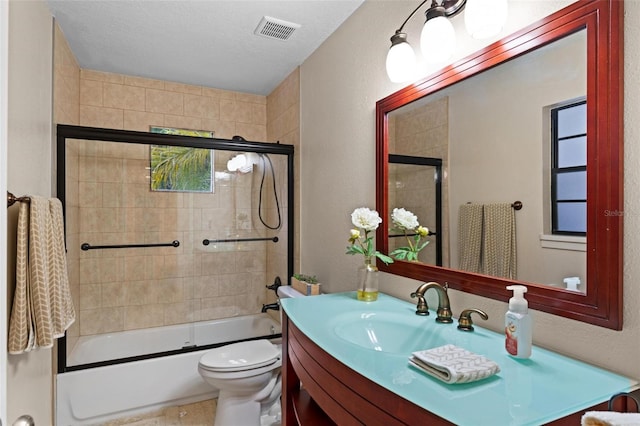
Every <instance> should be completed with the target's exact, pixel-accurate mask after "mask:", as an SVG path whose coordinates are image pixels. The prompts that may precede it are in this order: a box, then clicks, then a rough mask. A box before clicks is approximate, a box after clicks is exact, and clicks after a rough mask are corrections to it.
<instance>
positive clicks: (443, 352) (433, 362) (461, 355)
mask: <svg viewBox="0 0 640 426" xmlns="http://www.w3.org/2000/svg"><path fill="white" fill-rule="evenodd" d="M411 355H412V356H411V357H410V358H409V362H410V363H411V365H413V366H415V367H417V368H419V369H420V370H422V371H424V372H425V373H427V374H429V375H431V376H433V377H435V378H437V379H440V380H442V381H443V382H445V383H450V384H452V383H469V382H475V381H476V380H481V379H485V378H487V377H490V376H493V375H494V374H496V373H498V372H499V371H500V367H499V366H498V364H496V363H495V362H493V361H491V360H490V359H488V358H486V357H484V356H482V355H478V354H474V353H473V352H469V351H468V350H466V349H463V348H460V347H458V346H455V345H444V346H440V347H437V348H433V349H427V350H424V351H418V352H413V353H412V354H411Z"/></svg>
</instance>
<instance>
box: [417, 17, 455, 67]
mask: <svg viewBox="0 0 640 426" xmlns="http://www.w3.org/2000/svg"><path fill="white" fill-rule="evenodd" d="M420 49H421V50H422V56H424V59H425V61H427V62H430V63H441V62H445V61H446V60H447V59H449V58H450V57H451V55H453V52H454V51H455V49H456V32H455V30H454V29H453V25H452V24H451V22H449V20H448V19H447V18H445V17H444V16H437V17H435V18H431V19H429V20H427V22H425V23H424V27H422V33H421V34H420Z"/></svg>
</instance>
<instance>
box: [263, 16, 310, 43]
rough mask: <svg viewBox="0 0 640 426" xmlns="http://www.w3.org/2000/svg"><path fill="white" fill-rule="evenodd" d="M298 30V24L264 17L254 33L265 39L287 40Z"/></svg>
mask: <svg viewBox="0 0 640 426" xmlns="http://www.w3.org/2000/svg"><path fill="white" fill-rule="evenodd" d="M298 28H300V25H299V24H294V23H293V22H287V21H283V20H282V19H276V18H272V17H270V16H265V17H263V18H262V20H261V21H260V23H259V24H258V27H257V28H256V30H255V31H254V33H255V34H257V35H260V36H263V37H267V38H275V39H278V40H288V39H289V37H291V34H293V32H294V31H295V30H296V29H298Z"/></svg>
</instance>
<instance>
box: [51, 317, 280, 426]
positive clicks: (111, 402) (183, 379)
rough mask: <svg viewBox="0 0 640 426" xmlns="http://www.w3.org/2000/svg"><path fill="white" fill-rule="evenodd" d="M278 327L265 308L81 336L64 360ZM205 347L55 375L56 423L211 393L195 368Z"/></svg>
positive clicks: (109, 416)
mask: <svg viewBox="0 0 640 426" xmlns="http://www.w3.org/2000/svg"><path fill="white" fill-rule="evenodd" d="M278 333H280V324H279V323H278V322H276V321H274V320H273V319H272V318H271V316H269V315H267V314H256V315H247V316H242V317H236V318H228V319H222V320H214V321H207V322H201V323H196V324H185V325H178V326H168V327H157V328H152V329H147V330H132V331H124V332H118V333H112V334H108V335H102V336H88V337H81V338H80V339H79V340H78V343H76V345H75V346H74V348H73V350H72V353H71V354H69V355H68V356H67V358H68V362H67V365H82V364H89V363H93V362H100V361H107V360H112V359H118V358H126V357H131V356H137V355H142V354H147V353H152V352H166V351H171V350H175V349H180V348H182V347H185V346H187V347H188V346H193V345H197V346H203V345H210V344H217V343H224V342H228V341H235V340H242V339H249V338H252V337H258V336H265V335H272V334H278ZM205 352H206V350H201V351H194V352H187V353H180V354H177V355H172V356H165V357H158V358H152V359H146V360H142V361H133V362H127V363H122V364H115V365H108V366H104V367H96V368H88V369H83V370H78V371H71V372H66V373H62V374H58V375H57V380H56V385H57V389H56V425H57V426H68V425H74V426H75V425H89V424H96V423H102V422H106V421H108V420H113V419H116V418H121V417H129V416H133V415H136V414H140V413H143V412H148V411H153V410H157V409H159V408H162V407H167V406H172V405H181V404H188V403H191V402H196V401H201V400H205V399H210V398H215V397H216V396H217V391H216V390H215V389H212V388H211V386H210V385H209V384H207V383H205V382H204V381H203V380H202V378H201V377H200V374H199V373H198V360H199V359H200V357H201V356H202V355H203V354H204V353H205Z"/></svg>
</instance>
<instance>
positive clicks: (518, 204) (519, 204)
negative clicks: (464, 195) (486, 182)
mask: <svg viewBox="0 0 640 426" xmlns="http://www.w3.org/2000/svg"><path fill="white" fill-rule="evenodd" d="M467 204H471V201H467ZM522 206H523V204H522V201H514V202H513V203H511V207H513V209H514V210H522Z"/></svg>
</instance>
